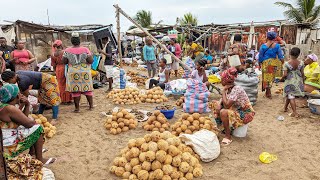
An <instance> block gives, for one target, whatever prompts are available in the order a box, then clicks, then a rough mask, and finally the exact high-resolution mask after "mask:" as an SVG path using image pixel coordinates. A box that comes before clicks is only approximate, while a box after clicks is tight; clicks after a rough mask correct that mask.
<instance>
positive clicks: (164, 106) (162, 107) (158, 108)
mask: <svg viewBox="0 0 320 180" xmlns="http://www.w3.org/2000/svg"><path fill="white" fill-rule="evenodd" d="M156 109H157V110H172V109H174V106H172V105H170V104H166V105H162V106H157V107H156Z"/></svg>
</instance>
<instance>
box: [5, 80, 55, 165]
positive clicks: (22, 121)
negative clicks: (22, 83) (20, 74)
mask: <svg viewBox="0 0 320 180" xmlns="http://www.w3.org/2000/svg"><path fill="white" fill-rule="evenodd" d="M0 101H1V102H0V127H1V130H2V134H3V146H4V154H3V156H4V157H5V158H6V159H8V160H11V159H13V158H15V157H17V156H18V155H19V154H21V153H22V152H24V151H26V150H28V149H30V151H29V153H30V155H35V156H36V158H37V159H38V160H40V161H41V162H42V163H46V164H50V163H53V162H54V161H55V159H54V158H50V159H49V160H48V159H44V158H43V157H42V146H43V143H44V137H43V128H42V126H41V125H38V124H36V122H35V121H33V120H31V119H30V118H28V115H29V113H30V112H29V108H30V103H29V101H28V99H27V98H26V97H24V96H23V95H20V94H19V88H18V86H17V85H15V84H6V85H4V86H3V87H1V88H0ZM17 104H18V105H20V107H22V108H23V109H24V110H23V111H21V110H20V109H19V108H16V107H15V105H17ZM15 132H16V133H15Z"/></svg>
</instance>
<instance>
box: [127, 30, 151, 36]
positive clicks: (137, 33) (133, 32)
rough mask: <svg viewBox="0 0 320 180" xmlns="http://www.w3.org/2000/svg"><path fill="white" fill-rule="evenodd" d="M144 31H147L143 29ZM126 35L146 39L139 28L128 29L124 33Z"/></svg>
mask: <svg viewBox="0 0 320 180" xmlns="http://www.w3.org/2000/svg"><path fill="white" fill-rule="evenodd" d="M143 29H144V30H146V31H148V30H149V29H147V28H143ZM126 35H129V36H140V37H146V36H147V35H146V33H144V32H143V31H142V30H141V29H139V28H134V29H130V30H128V31H127V32H126Z"/></svg>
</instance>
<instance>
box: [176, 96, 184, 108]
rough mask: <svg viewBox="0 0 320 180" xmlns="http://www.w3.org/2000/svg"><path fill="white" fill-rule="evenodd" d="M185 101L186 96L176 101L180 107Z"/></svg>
mask: <svg viewBox="0 0 320 180" xmlns="http://www.w3.org/2000/svg"><path fill="white" fill-rule="evenodd" d="M183 103H184V96H181V97H180V98H179V99H178V100H177V101H176V105H177V106H178V107H182V106H183Z"/></svg>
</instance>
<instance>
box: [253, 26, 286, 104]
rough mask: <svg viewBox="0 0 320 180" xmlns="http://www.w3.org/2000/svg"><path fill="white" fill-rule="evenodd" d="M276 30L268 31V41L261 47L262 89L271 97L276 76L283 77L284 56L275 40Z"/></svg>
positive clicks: (266, 95)
mask: <svg viewBox="0 0 320 180" xmlns="http://www.w3.org/2000/svg"><path fill="white" fill-rule="evenodd" d="M276 38H277V33H276V32H268V33H267V43H265V44H263V45H262V46H261V47H260V51H259V64H260V67H261V70H262V91H266V94H265V97H267V98H269V99H271V98H272V97H271V87H272V83H273V82H274V80H275V78H276V77H281V70H282V64H283V59H284V56H283V54H282V51H281V47H280V45H279V44H278V43H276V42H275V41H274V40H275V39H276Z"/></svg>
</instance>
